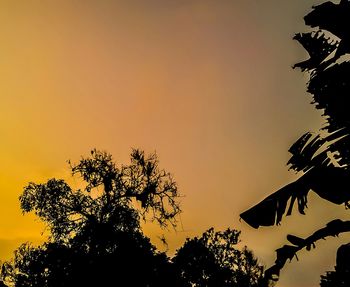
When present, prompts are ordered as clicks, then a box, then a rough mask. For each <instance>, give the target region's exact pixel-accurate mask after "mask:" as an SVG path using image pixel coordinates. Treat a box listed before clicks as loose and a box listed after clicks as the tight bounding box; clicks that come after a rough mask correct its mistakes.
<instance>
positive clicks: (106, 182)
mask: <svg viewBox="0 0 350 287" xmlns="http://www.w3.org/2000/svg"><path fill="white" fill-rule="evenodd" d="M70 167H71V170H72V175H73V176H79V177H80V178H81V179H82V180H83V182H84V184H83V185H82V187H81V189H78V190H73V189H72V188H71V187H70V186H69V185H68V184H67V183H66V182H65V181H63V180H58V179H50V180H48V181H47V182H46V183H44V184H36V183H29V184H28V185H27V186H26V187H25V188H24V191H23V193H22V195H21V196H20V205H21V209H22V211H23V212H24V213H28V212H34V213H35V214H36V215H37V216H38V217H39V218H40V219H41V220H42V221H43V222H44V223H45V224H46V225H47V228H48V229H49V231H50V236H49V239H48V240H47V242H45V243H44V244H42V245H40V246H32V245H31V244H30V243H24V244H22V245H21V246H20V247H19V248H18V249H17V250H16V251H15V255H14V258H13V260H11V261H8V262H4V263H3V265H2V269H1V279H2V281H3V284H6V285H4V286H16V287H30V286H32V287H63V286H69V287H70V286H71V287H73V286H74V287H77V286H135V287H138V286H139V287H142V286H145V287H146V286H154V287H156V286H159V287H161V286H162V287H163V286H170V287H171V286H183V287H186V286H188V287H190V286H203V287H204V286H208V287H210V286H212V287H220V286H222V287H225V286H237V287H250V286H258V283H259V280H260V278H261V276H262V271H263V268H262V266H260V265H259V264H258V262H257V259H256V258H255V257H254V255H253V253H252V252H251V251H249V250H248V249H247V248H243V249H237V248H236V245H237V243H238V242H239V236H240V232H239V231H237V230H233V229H227V230H225V231H222V232H216V231H215V230H214V229H213V228H210V229H208V230H207V231H205V232H204V233H203V234H202V235H201V236H200V237H194V238H191V239H187V240H186V242H185V243H184V245H183V246H182V247H181V248H179V250H177V252H176V254H175V256H173V257H172V258H169V257H168V256H167V254H166V253H164V252H160V251H159V250H157V248H156V247H155V246H154V245H152V244H151V242H150V240H149V238H147V237H146V236H145V235H144V234H143V232H142V230H141V226H140V221H141V220H151V221H155V222H157V223H158V224H160V226H162V227H167V226H173V227H175V226H176V217H177V215H178V214H179V212H180V206H179V201H178V199H179V193H178V190H177V186H176V183H175V181H174V180H173V178H172V176H171V174H170V173H168V172H166V171H164V170H162V169H160V168H159V167H158V160H157V157H156V155H155V154H151V155H149V156H145V154H144V153H143V152H142V151H140V150H133V151H132V154H131V163H130V164H129V165H121V166H117V165H116V164H115V163H114V162H113V160H112V157H111V155H109V154H107V153H105V152H100V151H96V150H93V151H92V152H91V155H90V156H89V157H87V158H82V159H81V160H80V162H79V163H78V164H70Z"/></svg>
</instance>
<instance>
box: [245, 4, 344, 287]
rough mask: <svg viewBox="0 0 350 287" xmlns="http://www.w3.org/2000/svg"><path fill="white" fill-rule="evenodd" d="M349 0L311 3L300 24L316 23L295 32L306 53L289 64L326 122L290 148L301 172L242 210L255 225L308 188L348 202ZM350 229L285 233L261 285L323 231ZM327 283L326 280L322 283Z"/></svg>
mask: <svg viewBox="0 0 350 287" xmlns="http://www.w3.org/2000/svg"><path fill="white" fill-rule="evenodd" d="M349 17H350V2H349V1H348V0H341V1H340V2H339V3H338V4H335V3H333V2H330V1H327V2H325V3H323V4H320V5H318V6H315V7H313V10H312V11H311V12H310V13H309V14H308V15H306V16H305V18H304V20H305V24H306V25H308V26H310V27H311V28H316V30H313V31H311V32H308V33H300V34H297V35H296V36H295V37H294V39H295V40H297V41H298V42H299V43H300V44H301V45H302V46H303V47H304V48H305V50H306V51H307V52H308V54H309V56H310V57H309V59H307V60H306V61H303V62H300V63H298V64H296V65H295V66H294V67H296V68H300V69H301V70H302V71H306V72H308V75H309V76H310V80H309V83H308V89H307V90H308V92H309V93H310V94H311V95H312V97H313V102H312V103H313V104H314V105H315V107H316V109H320V110H322V111H323V117H324V118H325V119H326V121H327V124H326V125H325V127H324V128H322V129H321V130H320V131H319V132H318V133H317V134H313V133H311V132H307V133H305V134H304V135H302V136H301V137H300V138H299V139H298V140H297V141H296V142H295V143H294V144H293V145H292V146H291V147H290V149H289V152H290V153H291V154H292V156H291V158H290V160H289V161H288V165H289V166H290V169H292V170H294V171H295V172H299V173H300V174H301V176H300V177H299V178H298V179H297V180H296V181H294V182H292V183H290V184H288V185H286V186H285V187H283V188H281V189H280V190H278V191H276V192H275V193H273V194H271V195H270V196H268V197H267V198H265V199H264V200H262V201H261V202H260V203H258V204H257V205H255V206H253V207H252V208H250V209H249V210H247V211H245V212H243V213H242V214H241V218H242V219H243V220H245V221H246V222H247V223H248V224H249V225H251V226H252V227H254V228H258V227H259V226H271V225H274V224H279V223H280V222H281V220H282V217H283V215H287V216H288V215H291V214H292V210H293V207H294V205H295V204H296V205H297V207H298V211H299V213H301V214H305V210H306V208H307V196H308V193H309V192H310V191H313V192H315V193H316V194H317V195H318V196H320V197H321V198H323V199H325V200H327V201H329V202H332V203H335V204H344V205H345V207H347V208H348V207H349V201H350V192H349V189H350V169H349V166H350V138H349V131H350V113H349V110H350V97H349V95H350V79H349V74H350V63H349V62H348V59H347V54H348V53H349V52H350V29H349V25H348V19H349ZM347 231H350V222H348V221H345V222H344V221H341V220H339V219H335V220H333V221H331V222H329V223H328V224H326V226H325V227H324V228H322V229H320V230H317V231H316V232H315V233H313V234H312V235H310V236H309V237H307V238H300V237H297V236H294V235H288V236H287V240H288V241H289V242H290V244H288V245H284V246H283V247H282V248H279V249H277V250H276V252H277V259H276V261H275V264H274V265H273V266H272V267H271V268H269V269H267V270H266V271H265V283H264V285H263V286H267V285H268V284H270V285H269V286H271V284H274V283H275V282H276V281H277V280H278V278H279V272H280V270H281V268H283V266H284V264H285V262H286V261H287V260H288V259H289V260H291V259H292V258H293V257H294V256H296V253H297V252H298V251H299V250H300V249H303V248H306V249H307V250H310V249H311V248H313V247H315V242H316V241H317V240H319V239H322V238H325V237H326V236H337V235H338V234H339V233H341V232H347ZM324 286H326V285H324Z"/></svg>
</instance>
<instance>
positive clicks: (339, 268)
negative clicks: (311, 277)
mask: <svg viewBox="0 0 350 287" xmlns="http://www.w3.org/2000/svg"><path fill="white" fill-rule="evenodd" d="M349 258H350V243H348V244H344V245H342V246H340V247H339V248H338V251H337V262H336V266H335V271H328V272H327V273H326V275H322V276H321V284H320V286H321V287H347V286H350V260H349Z"/></svg>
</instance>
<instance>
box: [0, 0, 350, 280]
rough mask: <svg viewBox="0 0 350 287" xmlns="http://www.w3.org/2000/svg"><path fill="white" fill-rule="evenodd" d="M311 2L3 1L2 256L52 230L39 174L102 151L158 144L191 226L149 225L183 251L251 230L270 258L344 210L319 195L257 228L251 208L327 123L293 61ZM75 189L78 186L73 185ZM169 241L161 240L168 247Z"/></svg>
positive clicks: (320, 265)
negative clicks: (37, 194) (292, 150)
mask: <svg viewBox="0 0 350 287" xmlns="http://www.w3.org/2000/svg"><path fill="white" fill-rule="evenodd" d="M320 2H322V1H312V0H307V1H305V0H293V1H286V0H283V1H281V0H265V1H258V0H219V1H218V0H148V1H144V0H120V1H109V0H100V1H92V0H84V1H83V0H69V1H68V0H60V1H58V0H56V1H55V0H52V1H39V0H29V1H23V0H22V1H19V0H15V1H0V35H1V45H0V99H1V105H0V134H1V141H0V157H1V164H0V259H1V258H9V257H10V256H11V254H12V252H13V250H14V249H15V247H16V246H18V244H20V243H21V242H24V241H33V242H40V240H43V237H42V231H43V230H44V229H43V225H42V224H41V223H40V222H39V221H38V220H37V219H36V218H35V217H34V216H32V215H25V216H23V215H22V213H21V210H20V208H19V202H18V196H19V195H20V194H21V192H22V190H23V187H24V186H25V185H26V184H28V182H31V181H33V182H37V183H39V182H45V181H46V180H47V179H49V178H52V177H59V178H60V177H63V178H68V177H69V170H68V164H67V160H72V161H73V162H77V161H78V160H79V159H80V157H81V156H82V155H88V154H89V151H90V150H91V149H93V148H97V149H101V150H106V151H108V152H110V153H111V154H112V155H113V157H114V159H115V161H116V162H117V163H123V164H125V163H127V162H128V159H129V154H130V152H131V148H132V147H138V148H141V149H144V150H145V151H146V152H153V151H156V152H157V154H158V156H159V159H160V165H161V167H163V168H165V169H166V170H168V171H170V172H171V173H172V174H173V175H174V178H175V180H176V181H177V183H178V186H179V190H180V192H181V194H182V195H183V197H182V198H181V206H182V209H183V211H184V212H183V213H182V214H181V224H180V226H179V228H178V230H177V231H176V232H175V231H173V230H169V231H162V230H159V229H158V228H156V227H155V226H149V225H147V226H146V227H145V232H146V234H148V235H149V236H150V237H151V238H152V242H154V243H155V244H158V245H159V246H160V242H159V239H158V236H159V235H161V234H163V233H164V234H165V235H166V237H167V239H168V242H169V244H170V252H174V251H175V250H176V248H178V247H180V246H181V244H182V243H183V242H184V240H185V238H186V237H193V236H196V235H200V234H201V233H202V232H204V231H205V230H206V229H207V228H209V227H211V226H214V227H215V228H217V229H225V228H227V227H231V228H237V229H240V230H242V244H245V245H248V247H249V248H251V249H252V250H253V251H254V252H255V254H256V255H257V256H258V257H259V259H260V262H261V263H263V264H265V265H267V266H268V265H270V264H272V263H273V260H274V256H275V254H274V250H275V249H276V248H278V247H280V246H282V245H283V244H285V243H286V239H285V236H286V234H287V233H292V234H295V235H298V236H302V237H305V236H307V235H309V234H310V233H311V232H312V231H313V230H315V229H316V228H320V227H323V226H324V225H325V224H326V223H327V222H328V221H329V220H332V219H334V218H337V217H340V218H346V212H345V211H344V208H343V207H339V206H333V205H331V204H327V203H324V202H322V201H321V200H320V199H318V198H317V196H311V197H310V203H309V209H308V210H307V215H306V216H301V215H297V213H296V212H295V214H294V216H292V217H289V218H287V219H285V220H284V221H283V222H282V225H281V226H278V227H269V228H262V229H261V228H260V229H258V230H254V229H252V228H251V227H249V226H248V225H247V224H245V223H244V222H241V221H239V214H240V213H241V212H243V211H244V210H246V209H247V208H249V207H251V206H252V205H254V204H255V203H257V202H259V201H260V200H261V199H263V198H264V197H266V196H267V195H269V194H270V193H272V192H273V191H275V190H277V189H278V188H280V187H282V186H283V185H285V184H287V183H288V182H290V181H291V180H293V179H294V178H296V175H295V174H294V173H292V172H290V171H288V168H287V167H286V162H287V161H288V158H289V155H288V152H287V151H288V148H289V146H290V145H291V144H292V143H293V142H294V141H295V140H296V139H298V138H299V136H301V135H302V134H303V133H304V132H306V131H309V130H315V131H317V129H318V128H319V127H321V126H322V125H323V120H322V118H321V115H320V113H319V112H317V111H316V110H315V109H314V108H313V107H312V105H310V102H311V98H310V96H309V95H308V94H307V93H306V92H305V90H306V83H307V76H306V75H303V74H302V73H301V72H300V71H295V70H293V69H292V68H291V66H292V65H293V64H294V63H296V62H298V61H301V60H303V59H305V58H306V57H307V55H306V54H305V52H304V51H303V49H302V48H301V47H300V46H299V45H298V44H297V43H295V42H294V41H293V40H292V37H293V35H294V34H295V33H297V32H301V31H304V30H305V27H304V25H303V20H302V18H303V16H304V15H305V14H306V13H307V12H308V11H309V10H310V9H311V6H312V5H315V4H318V3H320ZM73 185H74V182H73ZM349 239H350V236H341V237H340V239H337V240H335V239H330V240H328V242H327V243H325V242H321V243H320V244H317V249H316V250H315V251H311V252H300V254H299V261H298V262H297V261H293V262H292V263H291V264H287V265H286V266H285V268H284V270H283V272H282V275H281V281H280V285H279V286H281V287H291V286H298V287H314V286H318V284H319V275H320V274H322V273H324V272H325V271H326V270H331V269H332V268H333V266H334V263H335V250H336V248H337V246H339V244H341V243H345V242H347V241H349ZM160 247H161V246H160Z"/></svg>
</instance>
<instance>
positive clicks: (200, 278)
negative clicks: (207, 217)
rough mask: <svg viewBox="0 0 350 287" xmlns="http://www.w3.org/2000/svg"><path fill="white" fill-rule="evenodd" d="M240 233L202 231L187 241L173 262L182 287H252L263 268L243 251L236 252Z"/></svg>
mask: <svg viewBox="0 0 350 287" xmlns="http://www.w3.org/2000/svg"><path fill="white" fill-rule="evenodd" d="M239 235H240V232H239V231H237V230H232V229H227V230H225V231H223V232H215V231H214V228H210V229H208V230H207V231H205V232H204V233H203V234H202V236H201V237H199V238H198V237H194V238H192V239H187V240H186V242H185V244H184V245H183V246H182V247H181V248H180V249H179V250H178V251H177V253H176V256H175V257H174V259H173V262H174V265H175V270H176V271H177V273H178V274H179V277H180V278H181V281H180V282H181V284H180V285H179V286H182V287H187V286H188V287H190V286H197V287H218V286H220V287H228V286H231V287H234V286H237V287H254V286H258V283H259V280H260V279H261V276H262V273H263V267H262V266H260V265H259V264H258V261H257V259H256V258H255V257H254V255H253V253H252V252H251V251H250V250H248V249H247V248H246V247H244V248H243V249H242V250H239V249H236V248H235V246H236V245H237V243H238V242H239Z"/></svg>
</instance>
